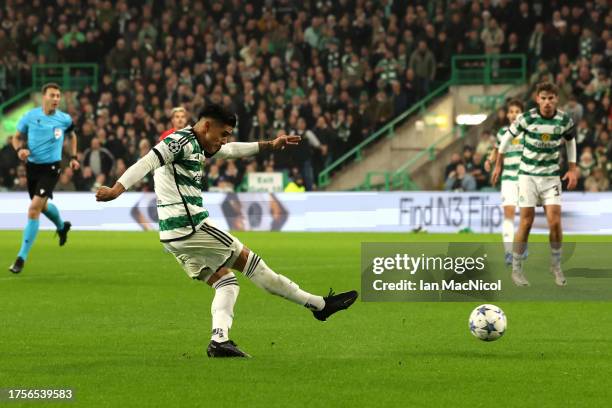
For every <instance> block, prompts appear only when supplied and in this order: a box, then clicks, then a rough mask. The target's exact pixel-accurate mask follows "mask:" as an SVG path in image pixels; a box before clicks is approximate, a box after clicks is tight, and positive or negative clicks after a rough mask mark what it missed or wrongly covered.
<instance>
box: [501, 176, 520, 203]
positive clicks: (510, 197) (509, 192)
mask: <svg viewBox="0 0 612 408" xmlns="http://www.w3.org/2000/svg"><path fill="white" fill-rule="evenodd" d="M501 198H502V207H507V206H510V205H511V206H514V207H518V201H519V183H518V181H513V180H502V183H501Z"/></svg>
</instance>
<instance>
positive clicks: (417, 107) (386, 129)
mask: <svg viewBox="0 0 612 408" xmlns="http://www.w3.org/2000/svg"><path fill="white" fill-rule="evenodd" d="M450 85H451V81H447V82H445V83H444V84H442V85H441V86H439V87H438V88H436V89H435V90H434V91H433V92H431V93H429V95H427V96H426V97H425V98H423V99H422V100H421V101H420V102H418V103H416V104H414V105H412V107H410V108H409V109H408V110H407V111H405V112H404V113H402V114H400V115H398V116H396V117H395V118H394V119H392V120H391V121H390V122H389V123H387V124H386V125H385V126H383V127H382V128H380V129H378V130H377V131H376V132H374V133H373V134H372V135H371V136H369V137H368V138H367V139H365V140H364V141H362V142H361V143H359V144H358V145H357V146H355V147H353V148H352V149H351V150H349V151H348V152H346V153H345V154H344V155H342V156H340V157H339V158H338V159H337V160H336V161H334V162H333V163H332V164H330V165H329V166H327V167H326V168H325V169H324V170H323V171H321V173H319V187H325V186H327V185H329V183H330V176H331V173H332V171H334V170H335V169H336V168H338V167H339V166H341V165H342V164H343V163H345V162H347V161H349V160H350V159H351V158H354V159H355V160H356V161H359V160H361V159H362V158H363V149H364V148H366V147H367V146H368V145H370V144H371V143H373V142H374V141H376V140H378V139H380V138H381V137H382V136H383V135H386V136H387V137H393V136H394V135H395V127H396V126H397V125H398V124H400V123H401V122H403V121H404V120H405V119H406V118H407V117H408V116H410V115H412V114H413V113H415V112H417V111H420V112H423V111H425V110H426V106H427V105H428V104H429V103H430V102H432V101H433V100H434V99H436V98H437V97H439V96H441V95H442V94H444V93H445V92H446V91H447V90H448V88H449V86H450Z"/></svg>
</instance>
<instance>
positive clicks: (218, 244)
mask: <svg viewBox="0 0 612 408" xmlns="http://www.w3.org/2000/svg"><path fill="white" fill-rule="evenodd" d="M163 244H164V247H165V248H166V249H167V250H168V251H169V252H171V253H172V254H173V255H174V256H175V257H176V260H177V261H178V263H179V264H181V266H182V267H183V269H184V270H185V272H186V273H187V275H188V276H189V277H190V278H192V279H200V280H202V281H207V280H208V278H210V276H211V275H212V274H213V273H215V272H217V271H218V270H219V269H220V268H222V267H228V268H229V267H231V266H232V265H233V264H234V262H235V261H236V259H237V258H238V256H239V255H240V252H241V251H242V247H243V245H242V242H240V241H239V240H238V239H237V238H235V237H234V236H233V235H232V234H230V233H228V232H225V231H222V230H220V229H219V228H217V227H215V226H214V225H213V224H212V222H210V221H209V220H208V219H206V220H205V221H204V223H202V225H201V226H200V227H199V228H198V230H197V231H196V232H195V233H194V234H193V235H192V236H190V237H189V238H186V239H183V240H179V241H172V242H164V243H163Z"/></svg>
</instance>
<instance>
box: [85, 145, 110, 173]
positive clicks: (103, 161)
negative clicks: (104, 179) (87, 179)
mask: <svg viewBox="0 0 612 408" xmlns="http://www.w3.org/2000/svg"><path fill="white" fill-rule="evenodd" d="M114 163H115V158H114V157H113V154H112V153H111V152H110V151H109V150H108V149H107V148H105V147H102V146H101V143H100V139H98V138H97V137H94V138H93V139H92V140H91V147H90V148H89V149H87V150H85V153H84V160H83V165H84V166H87V167H89V168H90V169H91V171H92V173H93V175H94V176H97V175H98V174H100V173H103V174H110V172H111V170H112V168H113V165H114Z"/></svg>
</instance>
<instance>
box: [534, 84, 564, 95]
mask: <svg viewBox="0 0 612 408" xmlns="http://www.w3.org/2000/svg"><path fill="white" fill-rule="evenodd" d="M540 92H548V93H551V94H553V95H559V88H557V85H555V84H553V83H552V82H542V83H540V84H538V86H537V87H536V95H539V94H540Z"/></svg>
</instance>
